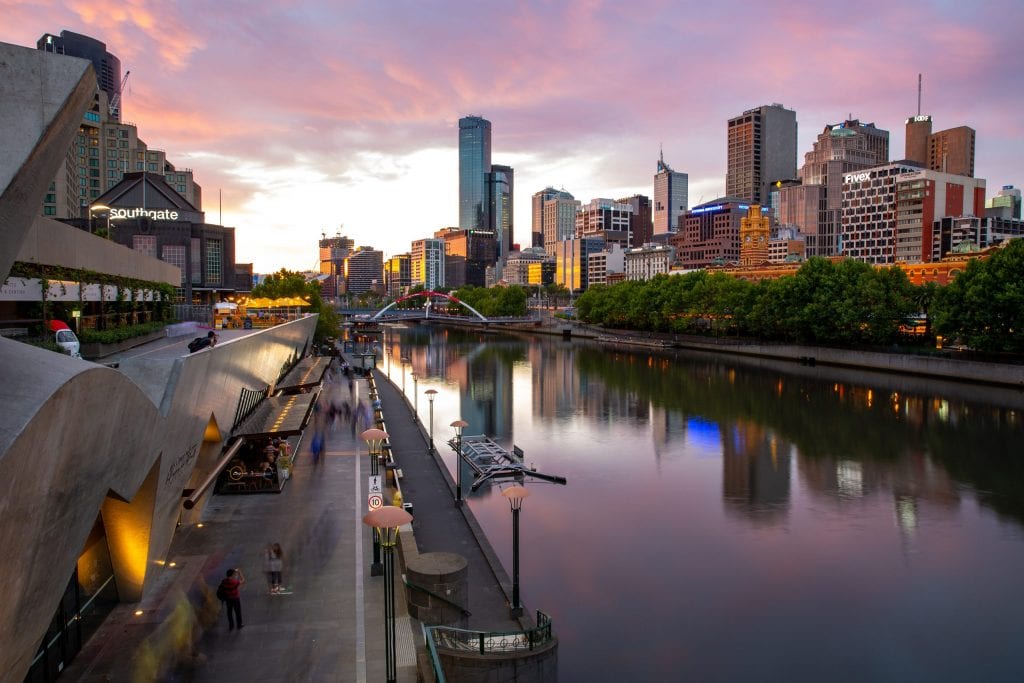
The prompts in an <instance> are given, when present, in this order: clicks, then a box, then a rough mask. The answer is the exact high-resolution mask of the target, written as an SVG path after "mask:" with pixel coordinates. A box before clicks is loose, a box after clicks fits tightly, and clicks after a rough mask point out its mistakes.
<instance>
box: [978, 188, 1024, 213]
mask: <svg viewBox="0 0 1024 683" xmlns="http://www.w3.org/2000/svg"><path fill="white" fill-rule="evenodd" d="M989 209H991V211H989ZM985 215H986V216H993V215H997V216H999V217H1001V218H1015V219H1017V220H1020V219H1021V218H1022V216H1021V192H1020V190H1019V189H1017V188H1016V187H1014V186H1013V185H1003V188H1002V189H1001V190H999V192H998V193H996V195H995V196H994V197H992V198H991V199H988V200H987V201H986V202H985Z"/></svg>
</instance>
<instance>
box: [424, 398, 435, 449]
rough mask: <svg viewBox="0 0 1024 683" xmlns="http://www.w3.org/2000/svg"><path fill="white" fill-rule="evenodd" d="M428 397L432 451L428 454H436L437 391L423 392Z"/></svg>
mask: <svg viewBox="0 0 1024 683" xmlns="http://www.w3.org/2000/svg"><path fill="white" fill-rule="evenodd" d="M423 393H424V394H426V395H427V400H428V401H429V402H430V450H429V451H427V452H428V453H433V452H434V397H435V396H436V395H437V389H427V390H426V391H424V392H423Z"/></svg>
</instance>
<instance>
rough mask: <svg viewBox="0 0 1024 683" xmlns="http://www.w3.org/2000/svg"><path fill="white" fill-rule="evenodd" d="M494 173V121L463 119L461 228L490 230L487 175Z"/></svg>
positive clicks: (460, 168)
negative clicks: (492, 171) (492, 128)
mask: <svg viewBox="0 0 1024 683" xmlns="http://www.w3.org/2000/svg"><path fill="white" fill-rule="evenodd" d="M490 172H491V122H490V121H488V120H487V119H484V118H481V117H479V116H467V117H465V118H462V119H459V227H460V228H462V229H464V230H486V229H487V227H488V226H489V224H490V220H489V213H490V207H489V206H488V196H487V194H488V193H487V174H488V173H490Z"/></svg>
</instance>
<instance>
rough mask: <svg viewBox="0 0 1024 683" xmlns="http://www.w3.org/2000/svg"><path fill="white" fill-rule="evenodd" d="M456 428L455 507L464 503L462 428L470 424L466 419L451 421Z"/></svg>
mask: <svg viewBox="0 0 1024 683" xmlns="http://www.w3.org/2000/svg"><path fill="white" fill-rule="evenodd" d="M450 426H451V427H454V428H455V507H459V506H461V505H462V430H463V429H464V428H466V427H468V426H469V423H468V422H466V421H465V420H455V421H454V422H452V423H451V425H450Z"/></svg>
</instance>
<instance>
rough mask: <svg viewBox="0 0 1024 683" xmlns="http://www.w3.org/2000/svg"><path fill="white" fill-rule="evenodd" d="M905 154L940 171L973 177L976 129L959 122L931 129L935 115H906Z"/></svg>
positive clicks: (909, 158) (908, 159)
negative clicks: (907, 116)
mask: <svg viewBox="0 0 1024 683" xmlns="http://www.w3.org/2000/svg"><path fill="white" fill-rule="evenodd" d="M906 125H907V141H906V147H905V149H904V152H905V154H904V158H906V160H907V161H915V162H917V163H919V164H921V165H922V166H924V167H925V168H927V169H929V170H932V171H939V172H941V173H952V174H953V175H965V176H968V177H971V178H973V177H974V138H975V133H974V129H973V128H970V127H969V126H957V127H956V128H949V129H947V130H940V131H939V132H937V133H933V132H932V117H931V116H928V115H926V114H925V115H921V114H919V115H917V116H912V117H910V118H909V119H907V123H906Z"/></svg>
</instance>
